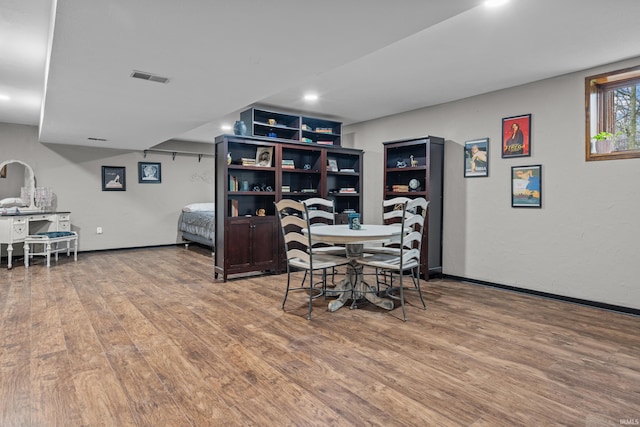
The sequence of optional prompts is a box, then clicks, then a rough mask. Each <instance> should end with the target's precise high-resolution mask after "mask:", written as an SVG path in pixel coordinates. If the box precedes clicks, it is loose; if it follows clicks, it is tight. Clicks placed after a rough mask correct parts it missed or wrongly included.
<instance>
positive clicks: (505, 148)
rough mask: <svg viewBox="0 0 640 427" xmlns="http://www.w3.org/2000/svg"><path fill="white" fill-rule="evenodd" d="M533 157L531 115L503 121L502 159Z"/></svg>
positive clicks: (506, 118)
mask: <svg viewBox="0 0 640 427" xmlns="http://www.w3.org/2000/svg"><path fill="white" fill-rule="evenodd" d="M528 156H531V114H524V115H522V116H513V117H505V118H504V119H502V158H507V157H528Z"/></svg>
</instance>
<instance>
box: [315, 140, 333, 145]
mask: <svg viewBox="0 0 640 427" xmlns="http://www.w3.org/2000/svg"><path fill="white" fill-rule="evenodd" d="M316 144H318V145H333V141H316Z"/></svg>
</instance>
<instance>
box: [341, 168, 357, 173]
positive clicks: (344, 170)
mask: <svg viewBox="0 0 640 427" xmlns="http://www.w3.org/2000/svg"><path fill="white" fill-rule="evenodd" d="M340 172H352V173H355V172H356V170H355V169H340Z"/></svg>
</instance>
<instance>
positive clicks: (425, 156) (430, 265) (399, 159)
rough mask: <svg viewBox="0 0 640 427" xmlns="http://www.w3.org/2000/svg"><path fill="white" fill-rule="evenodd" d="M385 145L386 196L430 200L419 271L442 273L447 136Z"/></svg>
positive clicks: (388, 197) (434, 273)
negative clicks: (445, 143)
mask: <svg viewBox="0 0 640 427" xmlns="http://www.w3.org/2000/svg"><path fill="white" fill-rule="evenodd" d="M383 144H384V193H383V198H384V199H385V200H386V199H390V198H393V197H399V196H404V197H424V198H425V199H427V200H429V209H428V213H427V215H428V219H427V229H426V230H425V234H424V236H423V241H422V253H421V262H422V265H421V267H420V270H421V272H422V273H423V274H424V276H425V277H427V276H426V274H425V272H427V271H428V272H429V275H431V276H433V275H438V274H442V212H443V211H442V209H443V177H444V139H443V138H439V137H435V136H426V137H421V138H414V139H406V140H399V141H389V142H385V143H383Z"/></svg>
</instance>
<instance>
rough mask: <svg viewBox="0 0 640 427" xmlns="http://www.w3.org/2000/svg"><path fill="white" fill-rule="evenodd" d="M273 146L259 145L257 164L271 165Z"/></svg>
mask: <svg viewBox="0 0 640 427" xmlns="http://www.w3.org/2000/svg"><path fill="white" fill-rule="evenodd" d="M272 160H273V147H258V149H257V150H256V166H265V167H271V164H272Z"/></svg>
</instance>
